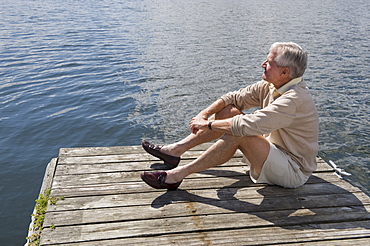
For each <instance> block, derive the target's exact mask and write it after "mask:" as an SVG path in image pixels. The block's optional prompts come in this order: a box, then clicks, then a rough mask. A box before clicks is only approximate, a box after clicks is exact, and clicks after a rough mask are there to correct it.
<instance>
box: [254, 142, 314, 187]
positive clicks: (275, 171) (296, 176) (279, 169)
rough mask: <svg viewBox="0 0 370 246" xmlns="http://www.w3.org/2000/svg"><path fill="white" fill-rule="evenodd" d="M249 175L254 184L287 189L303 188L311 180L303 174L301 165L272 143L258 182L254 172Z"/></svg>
mask: <svg viewBox="0 0 370 246" xmlns="http://www.w3.org/2000/svg"><path fill="white" fill-rule="evenodd" d="M249 173H250V177H251V179H252V181H253V182H254V183H264V184H270V185H279V186H282V187H285V188H297V187H299V186H302V185H304V184H305V183H306V182H307V180H308V178H309V176H307V175H305V174H303V172H302V171H301V169H300V167H299V165H298V164H297V163H296V162H295V161H293V159H292V158H291V157H290V156H289V155H288V154H286V153H284V152H283V151H281V150H280V149H278V148H277V147H276V146H275V145H274V144H272V143H270V152H269V155H268V157H267V159H266V161H265V163H264V164H263V167H262V172H261V174H260V176H259V177H258V178H257V180H256V179H255V178H253V176H252V173H253V170H251V171H250V172H249Z"/></svg>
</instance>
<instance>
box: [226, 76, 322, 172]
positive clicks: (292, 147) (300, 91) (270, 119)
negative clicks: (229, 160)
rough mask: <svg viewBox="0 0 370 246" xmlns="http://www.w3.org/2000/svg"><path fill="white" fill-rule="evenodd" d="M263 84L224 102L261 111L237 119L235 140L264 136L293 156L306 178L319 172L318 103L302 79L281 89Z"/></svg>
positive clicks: (231, 94) (233, 93)
mask: <svg viewBox="0 0 370 246" xmlns="http://www.w3.org/2000/svg"><path fill="white" fill-rule="evenodd" d="M274 91H276V89H275V87H274V86H273V85H272V87H271V84H270V83H269V82H266V81H259V82H257V83H255V84H253V85H250V86H248V87H246V88H244V89H240V90H239V91H235V92H229V93H227V94H226V95H223V96H222V97H221V99H223V100H224V102H225V103H226V105H229V104H233V105H235V106H236V107H237V108H238V109H240V110H245V109H248V108H255V107H257V108H260V109H258V110H256V111H255V112H254V113H253V114H245V115H238V116H235V117H233V120H232V126H231V132H232V134H233V135H235V136H248V135H264V136H265V137H266V139H267V140H269V141H270V142H271V143H273V144H275V145H276V146H277V147H278V148H279V149H281V150H283V151H284V152H286V153H287V154H289V155H290V156H291V157H292V159H293V160H295V161H296V162H297V163H298V164H299V165H300V167H301V170H302V171H303V173H304V174H306V175H311V174H312V172H313V171H314V170H316V168H317V164H316V155H317V151H318V131H319V119H318V113H317V110H316V106H315V104H314V101H313V99H312V97H311V95H310V93H309V90H308V88H307V87H306V84H305V82H304V81H303V80H302V78H296V79H293V80H291V81H290V82H288V83H287V84H285V85H284V86H282V87H281V88H279V90H277V91H278V92H279V94H280V95H279V96H276V97H275V98H274V96H273V93H274Z"/></svg>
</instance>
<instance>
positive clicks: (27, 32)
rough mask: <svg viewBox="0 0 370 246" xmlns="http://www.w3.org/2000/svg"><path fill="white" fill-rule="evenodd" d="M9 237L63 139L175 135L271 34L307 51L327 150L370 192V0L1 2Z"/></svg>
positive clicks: (0, 98)
mask: <svg viewBox="0 0 370 246" xmlns="http://www.w3.org/2000/svg"><path fill="white" fill-rule="evenodd" d="M1 5H2V7H1V8H0V16H1V19H0V45H1V46H0V78H1V80H0V133H1V134H0V136H1V138H0V167H1V168H0V191H1V193H0V218H1V219H0V231H1V236H0V237H1V238H0V242H1V245H22V244H23V243H24V242H25V237H26V235H27V229H28V225H29V222H30V214H31V213H32V210H33V206H34V200H35V199H36V198H37V196H38V192H39V189H40V185H41V182H42V178H43V175H44V171H45V167H46V165H47V164H48V162H49V161H50V160H51V159H52V158H53V157H56V156H57V155H58V150H59V148H61V147H86V146H116V145H138V144H140V142H141V140H142V139H144V138H146V139H150V140H153V141H155V142H157V143H170V142H173V141H175V140H177V139H179V138H181V137H184V136H186V135H187V134H188V133H189V129H188V122H189V121H190V119H191V118H192V117H193V116H194V115H196V114H197V113H198V112H199V111H200V110H201V109H203V108H204V107H206V106H207V105H208V104H209V103H211V102H213V101H214V100H215V99H216V98H218V97H219V96H220V95H222V94H223V93H225V92H228V91H231V90H235V89H238V88H240V87H243V86H246V85H248V84H251V83H253V82H255V81H257V80H259V79H260V77H261V74H262V69H261V68H260V64H261V63H262V61H263V60H264V59H265V57H266V55H267V53H268V48H269V46H270V45H271V43H273V42H275V41H294V42H297V43H299V44H300V45H301V46H302V47H303V48H305V49H306V50H307V51H308V53H309V55H310V58H309V69H308V70H307V72H306V75H305V79H306V81H307V83H308V85H309V87H310V89H311V91H312V94H313V97H314V99H315V102H316V103H317V107H318V110H319V114H320V119H321V122H320V156H322V157H323V158H324V159H325V160H327V161H328V160H333V161H334V162H335V163H336V164H337V165H339V166H340V167H341V168H343V169H345V170H346V171H348V172H350V173H352V176H350V177H348V178H347V179H348V180H349V181H351V182H352V183H353V184H355V185H356V186H358V187H360V188H361V189H363V190H364V191H366V192H368V193H369V191H370V181H369V173H370V161H369V160H370V147H369V146H370V137H369V132H370V124H369V118H370V117H369V112H370V110H369V106H370V96H369V89H370V88H369V87H370V86H369V78H370V71H369V63H370V48H369V45H370V41H369V37H370V26H369V23H370V16H369V14H368V13H369V10H370V6H369V1H367V0H335V1H334V0H333V1H331V0H328V1H321V0H311V1H306V0H286V1H278V0H267V1H257V0H255V1H253V0H245V1H236V0H235V1H234V0H228V1H225V0H224V1H221V0H202V1H199V0H181V1H180V0H157V1H154V0H125V1H118V0H116V1H114V0H80V1H77V0H66V1H55V0H45V1H41V0H34V1H28V0H27V1H26V0H18V1H14V0H2V1H1Z"/></svg>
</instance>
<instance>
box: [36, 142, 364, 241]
mask: <svg viewBox="0 0 370 246" xmlns="http://www.w3.org/2000/svg"><path fill="white" fill-rule="evenodd" d="M209 146H210V144H207V145H201V146H198V147H197V148H194V149H192V150H190V151H188V152H187V153H185V154H184V155H183V159H182V160H181V163H180V164H181V165H184V164H187V163H189V162H191V161H192V160H194V159H195V158H197V157H198V156H199V155H201V153H203V152H204V151H205V150H206V148H208V147H209ZM55 160H56V159H55ZM317 163H318V169H317V171H316V172H315V174H314V175H313V176H312V177H311V178H310V179H309V181H308V182H307V184H305V185H304V186H302V187H300V188H297V189H284V188H281V187H278V186H266V185H263V184H254V183H253V182H252V181H251V180H250V178H249V176H248V171H249V167H248V166H247V165H246V163H244V162H243V157H242V154H241V153H240V152H237V153H236V154H235V155H234V157H233V158H232V159H231V160H230V161H228V162H227V163H225V164H223V165H221V166H219V167H215V168H212V169H209V170H206V171H204V172H201V173H196V174H192V175H190V176H189V177H187V178H186V179H185V180H184V182H183V183H182V184H181V186H180V188H179V189H178V190H176V191H171V192H166V191H161V190H155V189H153V188H151V187H149V186H147V185H146V184H145V183H144V182H142V181H141V179H140V173H141V172H142V171H145V170H152V169H159V170H161V169H165V168H166V167H165V166H164V165H163V164H162V163H161V161H160V160H158V159H156V158H154V157H152V156H150V155H148V154H146V153H144V151H143V150H142V148H141V146H118V147H97V148H65V149H61V150H60V153H59V157H58V159H57V162H56V163H55V169H54V170H53V172H52V173H53V174H54V175H53V177H52V183H51V182H50V181H48V182H49V183H51V195H52V196H55V197H61V196H63V197H64V199H63V200H58V201H57V203H56V205H49V206H48V209H47V213H46V216H45V221H44V230H43V233H42V237H41V245H76V246H86V245H89V246H94V245H99V246H100V245H107V246H109V245H148V244H150V245H269V244H271V245H276V244H288V245H354V244H357V245H362V244H363V243H365V242H367V241H368V240H367V239H369V238H370V213H369V211H370V198H369V196H367V195H366V194H364V193H363V192H362V191H361V190H359V189H358V188H356V187H354V186H352V185H351V184H349V183H348V182H346V181H344V180H342V179H339V178H338V177H337V176H336V175H334V172H333V169H332V168H331V167H330V166H329V165H328V164H327V163H325V161H324V160H322V159H321V158H317ZM354 242H355V243H354ZM364 245H365V244H364Z"/></svg>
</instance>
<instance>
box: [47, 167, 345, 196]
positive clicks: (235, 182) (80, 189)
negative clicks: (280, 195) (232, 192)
mask: <svg viewBox="0 0 370 246" xmlns="http://www.w3.org/2000/svg"><path fill="white" fill-rule="evenodd" d="M136 175H137V176H136V177H134V178H133V180H129V181H127V182H123V180H122V179H119V178H118V179H117V180H115V181H116V182H113V177H112V180H111V182H107V183H91V184H78V183H77V184H71V186H66V185H65V186H60V185H59V186H58V187H56V188H53V189H52V191H51V195H52V196H55V197H60V196H64V197H76V196H89V195H109V194H128V193H142V192H147V191H155V189H153V188H150V187H148V186H147V185H146V184H145V183H144V182H142V181H141V180H140V177H139V173H137V174H136ZM194 175H195V174H194ZM197 175H198V174H197ZM56 182H57V181H56ZM92 182H94V181H92ZM333 182H336V184H335V185H336V186H341V185H345V184H346V182H345V181H343V180H342V181H341V180H338V178H337V177H336V176H335V175H333V174H328V173H317V174H315V175H313V176H312V177H311V178H310V179H309V180H308V182H307V183H308V184H310V183H324V184H326V186H325V188H326V189H330V188H335V187H331V186H332V185H330V183H333ZM235 187H252V188H253V187H265V185H264V184H254V183H253V182H252V181H251V179H250V178H249V176H247V175H240V176H235V177H202V178H192V176H189V178H186V179H185V180H184V182H183V183H182V184H181V186H180V189H186V190H194V189H195V190H199V189H224V188H235ZM303 187H305V186H302V187H300V188H299V189H301V188H303ZM254 189H255V188H254ZM287 190H289V191H293V190H292V189H287ZM295 190H297V189H295Z"/></svg>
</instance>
